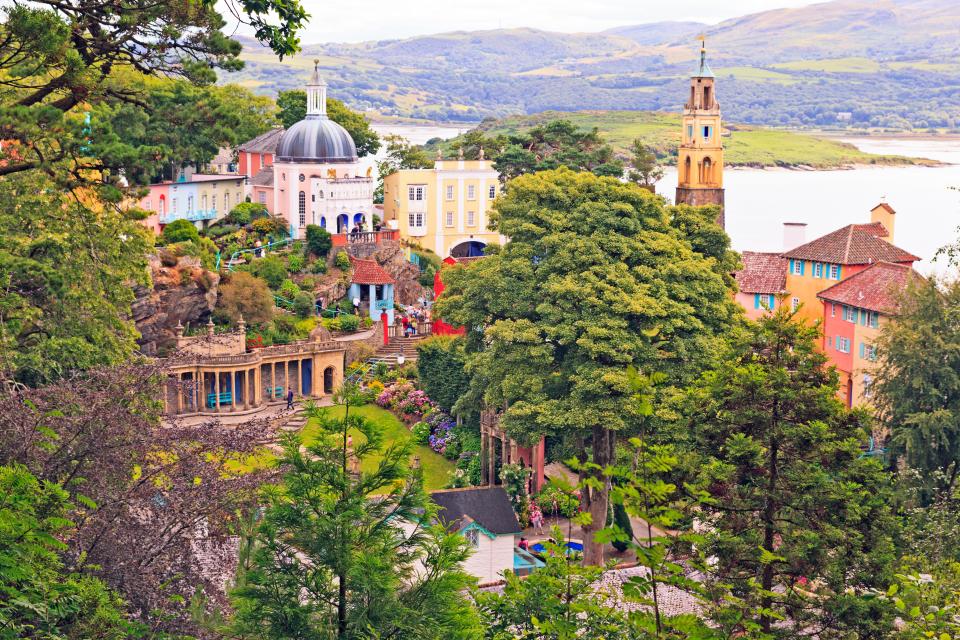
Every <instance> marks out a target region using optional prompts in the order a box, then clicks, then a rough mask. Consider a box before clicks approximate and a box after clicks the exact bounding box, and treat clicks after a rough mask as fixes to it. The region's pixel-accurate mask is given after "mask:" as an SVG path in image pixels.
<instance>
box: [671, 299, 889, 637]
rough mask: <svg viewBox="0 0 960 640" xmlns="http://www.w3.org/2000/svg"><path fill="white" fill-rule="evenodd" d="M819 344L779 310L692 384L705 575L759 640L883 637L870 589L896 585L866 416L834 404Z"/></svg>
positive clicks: (832, 373)
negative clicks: (865, 451)
mask: <svg viewBox="0 0 960 640" xmlns="http://www.w3.org/2000/svg"><path fill="white" fill-rule="evenodd" d="M818 343H819V334H818V329H816V328H813V327H809V326H807V325H806V324H805V323H804V322H803V321H802V320H801V319H799V318H798V317H797V316H796V314H795V312H791V311H789V310H788V308H787V305H783V306H782V307H780V308H779V309H778V311H777V312H776V313H775V314H773V315H771V316H767V317H764V318H762V319H760V320H759V321H757V322H756V323H750V324H749V325H748V326H747V327H746V328H745V329H744V330H742V331H738V332H736V334H735V335H733V336H732V337H731V341H730V347H729V352H728V353H727V354H726V355H725V356H724V358H723V360H722V361H721V363H720V365H718V366H717V367H716V368H715V369H714V370H712V371H709V372H708V373H706V374H704V376H703V379H702V380H701V381H700V382H699V383H698V384H694V385H692V388H691V391H690V396H689V403H690V411H689V415H690V423H689V428H690V429H691V430H692V431H693V433H694V435H695V442H696V445H695V446H696V449H697V451H698V452H699V455H700V457H699V458H697V459H696V460H695V461H694V465H695V466H696V468H697V469H698V472H699V473H698V475H699V480H700V483H701V484H702V486H704V487H707V490H708V492H709V499H708V500H706V501H705V502H704V503H703V504H702V505H701V515H700V517H701V519H702V520H703V521H704V522H705V523H709V531H708V532H707V534H706V537H707V540H706V542H705V543H704V544H703V545H702V546H703V547H704V553H705V554H706V555H709V556H713V557H715V559H716V563H715V564H714V565H713V567H712V568H711V569H710V571H709V574H708V575H710V577H711V579H712V580H714V581H716V582H717V583H722V584H729V585H732V588H733V591H734V593H736V594H737V595H738V596H739V597H740V598H741V601H742V604H741V606H740V609H741V613H742V615H743V617H744V619H745V620H747V621H750V622H753V623H756V624H758V625H759V630H760V632H761V633H764V634H773V635H774V636H777V637H791V638H792V637H798V635H804V630H805V629H808V628H810V625H814V626H816V627H817V628H818V629H820V630H821V632H822V635H823V637H849V635H845V634H850V633H857V634H862V635H859V636H857V637H887V635H886V634H888V633H889V630H890V622H891V620H890V618H889V616H888V615H887V614H886V611H885V609H884V607H883V606H881V603H879V602H878V601H877V599H875V598H872V591H873V590H874V589H877V588H886V585H888V584H889V583H890V581H891V580H892V578H893V574H892V569H893V566H892V564H893V560H894V547H893V541H892V534H893V531H894V525H895V521H894V520H893V516H892V514H891V509H890V503H891V501H892V497H891V490H890V486H889V478H888V477H887V475H886V474H885V473H884V471H883V470H882V468H881V466H880V463H879V462H878V461H877V460H875V459H873V458H870V457H865V456H862V455H861V452H860V446H859V445H860V444H861V443H862V442H864V441H865V440H866V437H867V431H866V428H867V427H868V426H869V422H868V418H867V415H866V414H865V413H861V412H850V411H848V410H846V409H845V408H844V406H843V404H842V403H841V401H840V400H839V398H838V397H837V373H836V370H835V369H833V368H829V367H827V364H826V356H824V355H823V353H821V352H820V351H819V350H818V348H817V344H818ZM780 620H782V621H783V622H782V623H779V624H778V623H777V621H780Z"/></svg>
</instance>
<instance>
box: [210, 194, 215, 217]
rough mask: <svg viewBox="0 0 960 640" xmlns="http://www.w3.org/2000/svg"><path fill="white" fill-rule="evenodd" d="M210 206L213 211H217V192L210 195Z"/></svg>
mask: <svg viewBox="0 0 960 640" xmlns="http://www.w3.org/2000/svg"><path fill="white" fill-rule="evenodd" d="M210 208H211V209H213V212H214V213H216V212H217V196H216V194H214V195H212V196H210Z"/></svg>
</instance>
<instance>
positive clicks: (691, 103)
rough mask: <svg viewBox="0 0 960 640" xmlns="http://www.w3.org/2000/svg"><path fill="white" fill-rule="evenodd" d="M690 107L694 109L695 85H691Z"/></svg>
mask: <svg viewBox="0 0 960 640" xmlns="http://www.w3.org/2000/svg"><path fill="white" fill-rule="evenodd" d="M690 108H691V109H693V108H694V106H693V87H690Z"/></svg>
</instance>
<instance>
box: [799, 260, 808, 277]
mask: <svg viewBox="0 0 960 640" xmlns="http://www.w3.org/2000/svg"><path fill="white" fill-rule="evenodd" d="M806 266H807V263H806V262H805V261H804V260H801V261H800V275H803V272H804V271H806V268H805V267H806Z"/></svg>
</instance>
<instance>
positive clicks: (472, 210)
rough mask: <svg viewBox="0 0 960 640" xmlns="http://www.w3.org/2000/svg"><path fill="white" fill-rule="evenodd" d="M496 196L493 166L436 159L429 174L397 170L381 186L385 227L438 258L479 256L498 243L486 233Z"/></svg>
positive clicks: (492, 233) (496, 177)
mask: <svg viewBox="0 0 960 640" xmlns="http://www.w3.org/2000/svg"><path fill="white" fill-rule="evenodd" d="M499 193H500V177H499V175H498V174H497V172H496V171H494V169H493V162H491V161H490V160H485V159H484V158H483V155H482V153H481V157H480V159H479V160H463V159H462V158H459V159H457V160H442V159H438V160H437V161H436V162H435V163H434V166H433V168H432V169H401V170H400V171H397V172H396V173H394V174H392V175H389V176H387V177H386V179H384V181H383V213H384V223H385V224H386V225H387V226H388V227H390V228H391V229H398V230H399V231H400V237H401V238H403V239H404V240H408V241H409V242H412V243H414V244H418V245H420V246H421V247H423V248H424V249H429V250H431V251H433V252H435V253H436V254H437V255H439V256H440V257H441V258H445V257H447V256H453V257H455V258H464V257H470V256H479V255H483V248H484V247H485V246H486V245H488V244H490V243H502V237H501V236H500V234H498V233H497V232H495V231H491V230H490V229H488V228H487V223H488V221H489V215H490V207H491V205H492V204H493V201H494V198H496V197H497V195H498V194H499Z"/></svg>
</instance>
